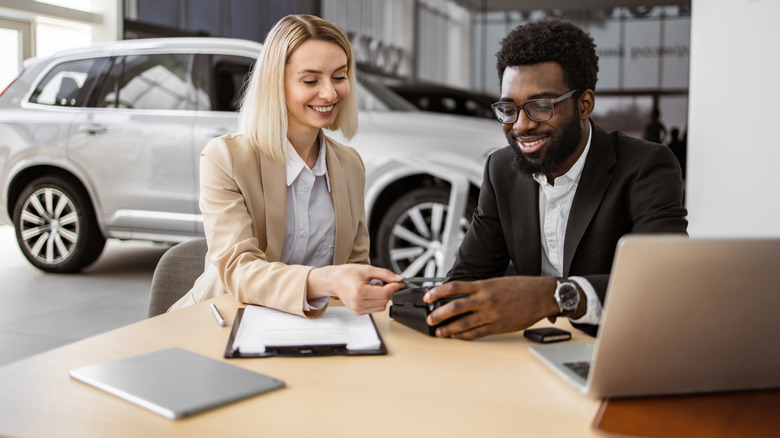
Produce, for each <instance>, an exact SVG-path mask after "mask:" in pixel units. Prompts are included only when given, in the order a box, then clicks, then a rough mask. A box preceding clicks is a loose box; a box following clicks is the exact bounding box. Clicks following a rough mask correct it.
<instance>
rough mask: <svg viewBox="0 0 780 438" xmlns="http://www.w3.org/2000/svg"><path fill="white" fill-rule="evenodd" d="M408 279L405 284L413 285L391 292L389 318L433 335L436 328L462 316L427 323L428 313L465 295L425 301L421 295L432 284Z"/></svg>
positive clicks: (438, 280)
mask: <svg viewBox="0 0 780 438" xmlns="http://www.w3.org/2000/svg"><path fill="white" fill-rule="evenodd" d="M410 280H411V279H407V280H406V284H408V285H412V286H414V287H408V288H405V289H401V290H399V291H398V292H396V293H394V294H393V298H392V305H391V306H390V318H393V319H394V320H396V321H398V322H399V323H401V324H403V325H405V326H407V327H410V328H413V329H415V330H417V331H418V332H421V333H425V334H427V335H428V336H435V335H436V328H438V327H440V326H443V325H447V324H449V323H450V322H452V321H454V320H456V319H458V318H460V317H461V316H463V315H458V316H456V317H453V318H450V319H448V320H446V321H444V322H442V323H441V324H438V325H436V326H430V325H428V322H427V321H426V320H427V318H428V314H430V313H431V312H433V311H434V310H436V309H438V308H439V307H441V306H443V305H445V304H447V303H449V302H450V301H452V300H456V299H459V298H463V297H464V296H465V295H454V296H451V297H443V298H440V299H438V300H436V301H434V302H432V303H426V302H425V301H423V295H425V293H426V292H428V289H430V288H432V287H433V286H419V285H418V284H417V283H420V281H417V282H412V281H410ZM425 280H431V281H434V282H439V283H440V282H441V281H442V279H440V278H432V279H425Z"/></svg>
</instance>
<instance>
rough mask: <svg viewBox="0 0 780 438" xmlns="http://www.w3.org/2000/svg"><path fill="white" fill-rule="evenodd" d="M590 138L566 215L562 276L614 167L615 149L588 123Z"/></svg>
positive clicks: (566, 273) (597, 129) (592, 124)
mask: <svg viewBox="0 0 780 438" xmlns="http://www.w3.org/2000/svg"><path fill="white" fill-rule="evenodd" d="M591 126H592V127H593V136H592V137H591V143H590V152H588V156H587V158H586V159H585V166H584V167H583V169H582V176H581V177H580V183H579V185H578V187H577V193H575V194H574V201H573V202H572V206H571V213H570V214H569V222H568V224H567V225H566V238H565V241H564V246H563V248H564V249H563V273H564V275H568V273H569V268H571V262H572V260H573V259H574V253H575V252H576V251H577V247H578V246H579V244H580V240H582V236H583V235H584V234H585V230H587V229H588V225H590V221H591V220H592V219H593V215H595V214H596V210H597V209H598V207H599V204H601V199H602V198H603V197H604V193H606V191H607V188H608V187H609V184H610V182H611V181H612V175H611V174H610V173H609V169H610V168H612V166H613V165H614V164H615V163H616V161H617V159H616V157H615V148H614V146H613V145H612V142H611V140H610V138H609V134H607V133H606V132H605V131H604V130H602V129H601V128H599V127H597V126H596V125H595V124H594V123H592V122H591Z"/></svg>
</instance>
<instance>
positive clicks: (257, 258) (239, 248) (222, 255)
mask: <svg viewBox="0 0 780 438" xmlns="http://www.w3.org/2000/svg"><path fill="white" fill-rule="evenodd" d="M325 141H326V145H327V146H326V160H327V166H328V177H329V178H330V184H331V193H332V196H333V207H334V210H335V217H336V236H335V247H334V250H333V264H343V263H368V249H369V238H368V229H367V228H366V220H365V219H366V214H365V205H364V198H363V191H364V186H365V167H364V165H363V161H362V159H361V158H360V155H358V153H357V151H355V150H354V149H352V148H351V147H348V146H345V145H342V144H340V143H338V142H336V141H334V140H332V139H330V138H328V137H325ZM285 172H286V170H285V164H284V163H280V162H276V161H273V160H271V159H270V158H269V157H268V156H266V155H264V154H263V153H262V152H260V150H259V149H257V148H255V147H253V146H252V145H251V144H250V142H249V141H248V140H247V139H246V138H245V137H244V136H243V135H241V134H231V135H226V136H222V137H219V138H215V139H213V140H212V141H211V142H209V144H208V145H207V146H206V148H205V149H204V150H203V152H202V153H201V157H200V209H201V212H202V214H203V222H204V224H203V225H204V228H205V231H206V241H207V242H208V248H209V250H208V254H207V256H206V269H205V270H204V273H203V275H201V276H200V278H198V280H197V281H196V282H195V285H194V286H193V288H192V289H191V290H190V291H189V292H188V293H187V294H186V295H185V296H184V297H183V298H182V299H180V300H179V301H177V302H176V303H175V304H174V305H173V306H171V308H170V309H169V311H171V310H175V309H178V308H181V307H185V306H187V305H191V304H194V303H196V302H200V301H202V300H204V299H208V298H211V297H214V296H217V295H220V294H224V293H230V294H231V295H233V296H234V297H235V298H236V299H237V300H239V301H240V302H242V303H247V304H259V305H263V306H268V307H273V308H275V309H280V310H284V311H286V312H289V313H295V314H299V315H306V316H317V315H319V314H320V313H322V312H323V311H324V309H322V310H319V311H310V312H304V311H303V304H304V300H305V296H306V279H307V276H308V274H309V271H310V270H311V269H313V268H312V267H310V266H302V265H286V264H284V263H281V262H279V259H280V258H281V255H282V246H283V244H284V233H285V226H286V211H287V184H286V174H285Z"/></svg>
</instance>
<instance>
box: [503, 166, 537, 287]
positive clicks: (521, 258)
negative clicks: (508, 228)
mask: <svg viewBox="0 0 780 438" xmlns="http://www.w3.org/2000/svg"><path fill="white" fill-rule="evenodd" d="M506 181H507V184H508V187H507V190H506V193H507V199H505V200H504V202H506V205H509V206H510V207H509V211H510V214H511V216H512V217H511V220H512V231H513V233H512V234H513V238H514V246H515V248H514V258H513V261H512V263H513V264H514V265H515V271H516V272H517V273H518V274H521V275H539V274H540V273H541V272H542V257H541V254H542V240H541V231H540V229H539V228H540V224H539V184H538V183H537V182H536V181H535V180H534V179H533V178H532V177H531V176H529V175H525V174H522V173H520V172H518V171H512V170H511V169H510V170H508V171H507V179H506ZM510 256H511V255H510Z"/></svg>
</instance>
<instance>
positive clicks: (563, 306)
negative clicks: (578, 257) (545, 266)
mask: <svg viewBox="0 0 780 438" xmlns="http://www.w3.org/2000/svg"><path fill="white" fill-rule="evenodd" d="M553 297H554V298H555V301H556V302H557V303H558V309H559V312H558V314H557V315H553V316H550V317H549V318H548V319H549V320H550V322H552V323H555V318H556V317H558V316H570V315H572V314H573V313H574V312H575V311H576V310H577V307H578V306H579V305H580V292H579V290H577V286H576V285H575V284H574V283H572V282H571V281H568V280H566V279H562V278H559V279H556V286H555V294H553Z"/></svg>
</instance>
